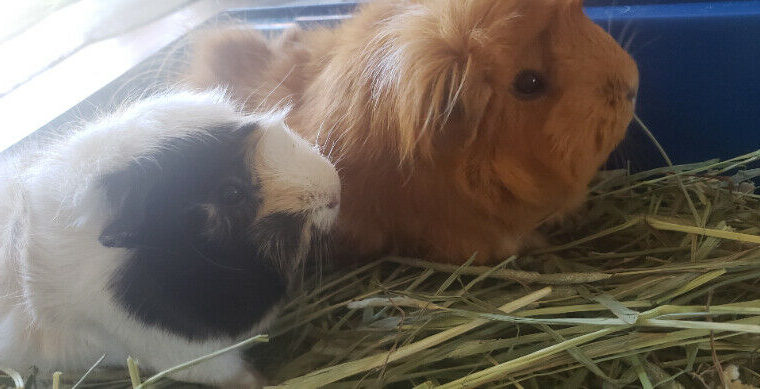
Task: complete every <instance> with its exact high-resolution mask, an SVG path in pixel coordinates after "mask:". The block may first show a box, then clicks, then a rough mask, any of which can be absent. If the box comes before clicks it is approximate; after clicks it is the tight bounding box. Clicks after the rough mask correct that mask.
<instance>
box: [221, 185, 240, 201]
mask: <svg viewBox="0 0 760 389" xmlns="http://www.w3.org/2000/svg"><path fill="white" fill-rule="evenodd" d="M245 198H246V194H245V190H244V189H243V188H242V187H241V186H240V185H236V184H224V185H222V186H221V187H220V188H219V201H220V202H221V203H222V204H224V205H236V204H239V203H240V202H242V201H243V200H245Z"/></svg>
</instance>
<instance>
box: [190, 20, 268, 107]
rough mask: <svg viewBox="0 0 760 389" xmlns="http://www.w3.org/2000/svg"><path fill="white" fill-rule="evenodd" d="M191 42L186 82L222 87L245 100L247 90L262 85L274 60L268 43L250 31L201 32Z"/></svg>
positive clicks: (242, 29) (240, 29) (246, 29)
mask: <svg viewBox="0 0 760 389" xmlns="http://www.w3.org/2000/svg"><path fill="white" fill-rule="evenodd" d="M191 39H192V41H193V42H192V43H191V56H192V60H191V61H190V68H189V69H188V70H187V73H186V74H185V77H186V79H187V81H189V82H190V84H191V85H194V86H198V87H201V88H209V87H216V86H219V85H222V86H225V87H227V88H230V92H232V94H233V95H234V96H236V97H242V98H245V97H246V95H247V93H248V91H247V88H249V87H253V86H255V85H259V84H260V82H261V81H260V80H261V79H262V77H264V74H263V73H264V72H265V69H266V68H267V64H268V63H269V62H270V61H271V59H272V50H271V49H270V48H269V44H268V43H267V40H266V39H265V38H264V37H263V36H262V35H261V34H260V33H259V32H257V31H255V30H253V29H251V28H243V27H230V28H223V29H213V30H208V31H201V32H199V33H197V34H196V36H195V37H193V38H191Z"/></svg>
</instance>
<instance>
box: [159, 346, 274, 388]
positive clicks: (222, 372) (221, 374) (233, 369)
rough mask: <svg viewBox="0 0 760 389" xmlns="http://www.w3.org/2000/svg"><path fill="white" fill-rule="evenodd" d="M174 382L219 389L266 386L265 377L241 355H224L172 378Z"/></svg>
mask: <svg viewBox="0 0 760 389" xmlns="http://www.w3.org/2000/svg"><path fill="white" fill-rule="evenodd" d="M171 378H172V379H174V380H179V381H184V382H197V383H202V384H207V385H213V386H215V387H218V388H225V389H226V388H233V389H238V388H240V389H242V388H246V389H260V388H263V387H264V385H266V383H267V380H266V378H264V376H263V375H262V374H261V373H259V372H258V371H256V370H255V369H253V367H252V366H251V365H250V364H248V363H247V362H245V361H243V359H242V358H241V357H240V354H239V353H235V352H232V353H228V354H222V355H220V356H218V357H216V358H213V359H211V360H208V361H205V362H202V363H201V364H199V365H196V366H193V367H191V368H189V369H187V370H182V371H179V372H177V373H174V374H172V376H171Z"/></svg>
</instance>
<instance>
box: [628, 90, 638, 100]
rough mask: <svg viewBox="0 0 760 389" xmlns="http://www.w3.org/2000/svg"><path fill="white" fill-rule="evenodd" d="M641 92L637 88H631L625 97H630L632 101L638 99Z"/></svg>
mask: <svg viewBox="0 0 760 389" xmlns="http://www.w3.org/2000/svg"><path fill="white" fill-rule="evenodd" d="M638 94H639V91H638V90H637V89H636V88H631V89H629V90H628V93H627V94H626V95H625V98H626V99H628V101H630V102H635V101H636V96H637V95H638Z"/></svg>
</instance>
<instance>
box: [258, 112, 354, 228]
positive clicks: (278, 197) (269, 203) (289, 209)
mask: <svg viewBox="0 0 760 389" xmlns="http://www.w3.org/2000/svg"><path fill="white" fill-rule="evenodd" d="M262 130H263V133H262V136H261V138H260V139H259V141H258V143H257V146H256V153H255V166H254V169H255V171H256V172H257V175H258V179H259V181H260V183H261V189H262V192H263V193H262V194H263V196H262V198H263V202H262V209H261V211H260V213H261V214H262V216H263V215H267V214H272V213H289V214H299V215H304V216H306V223H307V224H308V225H310V226H313V227H315V228H316V229H317V230H318V231H321V232H327V231H329V230H330V229H331V228H332V226H333V224H334V222H335V220H336V219H337V217H338V210H339V208H340V190H341V188H340V179H339V178H338V172H337V171H336V170H335V167H334V166H333V164H332V163H331V162H330V161H328V160H327V158H325V157H324V156H322V155H321V154H320V153H319V151H317V149H316V148H315V147H313V146H312V145H311V144H309V143H308V142H306V141H305V140H304V139H302V138H301V137H299V136H298V135H296V134H294V133H293V132H292V131H290V130H289V129H288V128H287V127H286V126H285V125H284V124H282V123H281V122H277V123H268V125H267V126H266V127H265V128H263V129H262Z"/></svg>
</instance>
